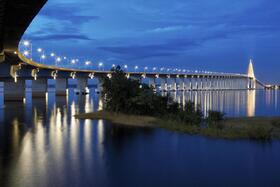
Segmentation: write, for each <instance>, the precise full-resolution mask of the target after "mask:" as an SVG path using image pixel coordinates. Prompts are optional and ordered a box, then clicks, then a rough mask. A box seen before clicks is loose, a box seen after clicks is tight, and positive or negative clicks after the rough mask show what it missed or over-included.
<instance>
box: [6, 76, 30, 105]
mask: <svg viewBox="0 0 280 187" xmlns="http://www.w3.org/2000/svg"><path fill="white" fill-rule="evenodd" d="M24 98H25V80H23V79H18V80H17V82H15V81H14V80H7V81H5V83H4V100H5V101H23V99H24Z"/></svg>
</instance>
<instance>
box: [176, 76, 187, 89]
mask: <svg viewBox="0 0 280 187" xmlns="http://www.w3.org/2000/svg"><path fill="white" fill-rule="evenodd" d="M176 82H177V83H178V85H179V90H180V91H184V90H185V82H184V78H177V79H176Z"/></svg>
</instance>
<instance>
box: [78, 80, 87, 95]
mask: <svg viewBox="0 0 280 187" xmlns="http://www.w3.org/2000/svg"><path fill="white" fill-rule="evenodd" d="M87 86H88V79H87V78H78V79H77V92H80V93H86V92H87Z"/></svg>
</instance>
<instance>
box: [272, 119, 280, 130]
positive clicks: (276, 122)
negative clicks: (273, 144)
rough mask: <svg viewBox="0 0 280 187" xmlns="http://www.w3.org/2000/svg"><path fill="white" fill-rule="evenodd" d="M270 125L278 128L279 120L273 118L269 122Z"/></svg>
mask: <svg viewBox="0 0 280 187" xmlns="http://www.w3.org/2000/svg"><path fill="white" fill-rule="evenodd" d="M271 125H272V126H274V127H277V128H280V121H278V120H274V121H272V122H271Z"/></svg>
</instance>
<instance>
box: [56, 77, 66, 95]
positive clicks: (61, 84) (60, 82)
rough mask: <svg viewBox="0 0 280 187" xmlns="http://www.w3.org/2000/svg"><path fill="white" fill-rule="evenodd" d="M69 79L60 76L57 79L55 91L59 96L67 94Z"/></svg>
mask: <svg viewBox="0 0 280 187" xmlns="http://www.w3.org/2000/svg"><path fill="white" fill-rule="evenodd" d="M67 88H68V80H67V79H63V78H58V79H56V80H55V93H56V95H58V96H65V95H67Z"/></svg>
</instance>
